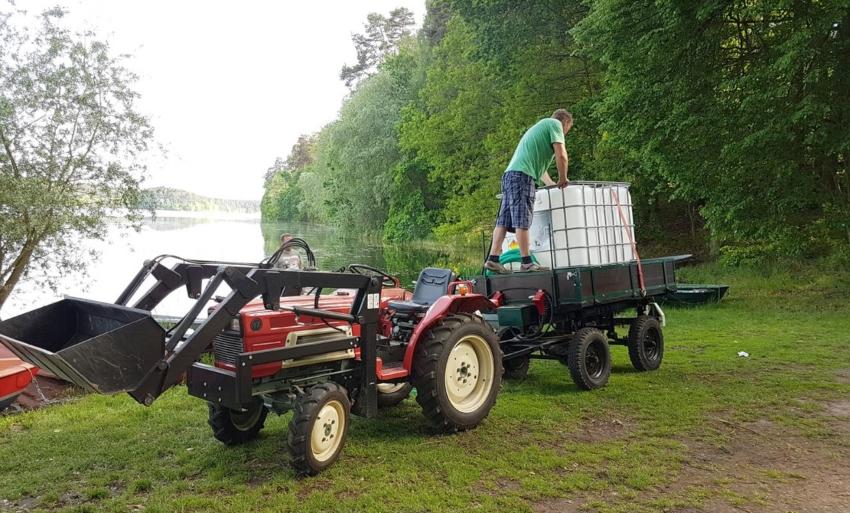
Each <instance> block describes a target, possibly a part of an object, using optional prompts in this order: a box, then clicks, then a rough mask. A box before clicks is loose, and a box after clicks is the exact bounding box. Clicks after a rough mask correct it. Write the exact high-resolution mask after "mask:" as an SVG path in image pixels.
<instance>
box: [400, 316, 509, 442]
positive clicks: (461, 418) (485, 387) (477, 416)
mask: <svg viewBox="0 0 850 513" xmlns="http://www.w3.org/2000/svg"><path fill="white" fill-rule="evenodd" d="M502 373H503V369H502V352H501V350H500V349H499V341H498V339H497V337H496V334H495V333H494V332H493V330H492V329H491V328H490V327H489V326H488V325H487V324H485V323H484V321H483V320H482V319H481V318H480V317H478V316H477V315H472V314H467V313H456V314H453V315H449V316H446V317H445V318H444V319H442V320H440V321H439V322H438V323H437V324H436V325H435V326H433V327H431V328H430V329H429V330H428V331H427V332H426V333H424V334H423V336H422V339H421V340H420V341H419V343H418V344H417V347H416V354H415V357H414V378H413V379H414V380H413V385H414V386H415V387H416V390H417V394H416V401H417V402H418V403H419V405H420V406H421V407H422V413H423V414H424V415H425V417H426V418H427V419H428V420H429V421H430V422H431V424H432V425H434V426H435V427H436V428H437V429H439V430H441V431H444V432H455V431H464V430H467V429H471V428H473V427H475V426H477V425H478V424H480V423H481V421H483V420H484V419H485V418H486V417H487V415H488V414H489V413H490V409H492V408H493V405H494V404H495V403H496V396H497V395H498V393H499V388H500V387H501V382H502ZM450 384H451V386H450Z"/></svg>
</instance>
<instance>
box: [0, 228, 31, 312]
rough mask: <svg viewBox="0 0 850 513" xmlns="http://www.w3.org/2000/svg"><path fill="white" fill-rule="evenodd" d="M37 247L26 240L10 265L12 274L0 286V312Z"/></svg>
mask: <svg viewBox="0 0 850 513" xmlns="http://www.w3.org/2000/svg"><path fill="white" fill-rule="evenodd" d="M37 246H38V243H37V242H36V241H31V240H27V242H26V243H25V244H24V247H23V248H21V252H20V254H19V255H18V257H17V258H16V259H15V261H14V263H13V264H12V272H11V274H9V278H7V279H6V281H5V282H3V283H2V284H0V310H2V309H3V305H4V304H5V303H6V300H7V299H9V296H10V295H12V291H13V290H14V289H15V285H17V284H18V281H20V279H21V276H23V274H24V271H25V270H26V269H27V266H28V265H29V263H30V258H32V254H33V251H35V248H36V247H37Z"/></svg>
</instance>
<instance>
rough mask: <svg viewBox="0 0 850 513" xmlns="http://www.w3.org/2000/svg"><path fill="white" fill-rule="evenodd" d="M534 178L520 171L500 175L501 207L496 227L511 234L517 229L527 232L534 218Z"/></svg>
mask: <svg viewBox="0 0 850 513" xmlns="http://www.w3.org/2000/svg"><path fill="white" fill-rule="evenodd" d="M534 192H535V187H534V178H532V177H530V176H528V175H527V174H525V173H523V172H522V171H507V172H506V173H505V174H503V175H502V206H501V207H499V217H498V218H497V219H496V226H503V227H505V228H507V230H508V231H509V232H511V233H513V232H515V231H516V229H517V228H520V229H522V230H528V228H529V227H530V226H531V219H532V217H533V216H534Z"/></svg>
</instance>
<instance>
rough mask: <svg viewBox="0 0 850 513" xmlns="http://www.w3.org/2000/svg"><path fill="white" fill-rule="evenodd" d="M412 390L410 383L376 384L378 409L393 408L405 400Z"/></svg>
mask: <svg viewBox="0 0 850 513" xmlns="http://www.w3.org/2000/svg"><path fill="white" fill-rule="evenodd" d="M412 390H413V385H411V384H410V383H378V407H379V408H389V407H391V406H395V405H397V404H399V403H400V402H402V401H404V400H405V399H407V398H408V396H410V392H411V391H412Z"/></svg>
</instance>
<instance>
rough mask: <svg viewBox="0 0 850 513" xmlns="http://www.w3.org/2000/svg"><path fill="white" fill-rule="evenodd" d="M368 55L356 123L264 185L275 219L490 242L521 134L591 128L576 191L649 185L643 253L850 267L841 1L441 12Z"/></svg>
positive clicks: (391, 29)
mask: <svg viewBox="0 0 850 513" xmlns="http://www.w3.org/2000/svg"><path fill="white" fill-rule="evenodd" d="M412 21H413V19H412V16H410V13H409V12H408V11H406V10H405V9H397V10H395V11H393V12H391V13H390V14H389V16H382V15H378V14H372V15H370V16H369V18H368V20H367V23H366V25H365V30H364V32H363V33H361V34H355V35H354V37H353V41H354V45H355V48H356V50H357V55H358V61H357V62H356V63H355V64H353V65H348V66H345V67H344V68H343V70H342V73H341V79H342V80H344V81H345V83H346V84H348V85H350V87H351V88H352V90H351V94H350V95H349V96H348V97H347V98H346V100H345V102H344V104H343V105H342V108H341V110H340V114H339V118H338V119H337V120H336V121H334V122H332V123H330V124H329V125H327V126H325V127H324V128H323V129H322V130H321V131H319V132H318V133H316V134H310V135H305V136H303V137H302V138H301V139H300V140H299V141H298V143H297V144H296V145H295V147H294V148H293V149H292V152H291V153H290V155H289V157H288V158H286V159H278V161H277V162H275V165H274V166H272V168H271V169H269V171H268V173H267V175H266V192H265V195H264V197H263V202H262V212H263V215H264V217H265V218H266V219H269V220H311V221H318V222H325V223H332V224H336V225H340V226H343V227H346V228H348V229H350V230H354V231H369V232H380V233H382V234H383V237H384V238H385V240H388V241H395V240H407V239H414V238H421V237H429V236H436V237H437V239H439V240H442V241H445V242H447V243H456V242H459V241H462V240H470V239H471V240H480V237H481V234H482V233H488V232H489V231H490V230H491V229H492V223H493V220H494V219H495V216H496V210H497V208H498V200H497V199H496V193H497V192H498V191H499V184H500V178H501V174H502V172H503V171H504V170H505V166H506V165H507V162H508V161H509V160H510V157H511V154H512V152H513V150H514V147H515V145H516V143H517V141H518V139H519V138H520V136H521V135H522V133H523V131H524V130H525V129H526V128H527V127H528V126H530V125H531V124H533V123H534V122H536V121H537V120H538V119H540V118H542V117H545V116H548V115H550V114H551V112H552V111H553V110H554V109H555V108H558V107H566V108H568V109H569V110H571V111H572V112H573V114H574V117H575V126H574V128H573V130H572V132H570V134H569V135H568V137H567V141H566V143H567V144H566V145H567V149H568V151H569V154H570V178H571V179H573V180H577V179H584V180H590V179H596V180H626V181H630V182H631V183H632V192H633V198H634V200H635V215H636V219H637V222H638V227H637V230H638V235H639V238H640V241H641V243H642V244H644V246H646V245H652V244H656V245H657V246H659V247H661V246H663V249H664V250H665V251H666V250H673V251H676V250H680V251H689V252H697V253H713V254H716V255H720V256H721V257H723V258H725V259H727V260H729V261H732V262H744V261H757V260H760V259H763V258H771V257H774V256H779V255H781V256H790V257H807V256H819V255H824V254H833V253H835V252H836V251H838V252H844V253H847V254H850V251H848V249H849V248H850V177H848V170H847V162H848V155H850V94H848V91H850V7H848V4H847V2H846V1H843V0H818V1H814V0H794V1H787V2H777V1H775V0H752V1H744V2H732V1H716V0H692V1H673V0H661V1H659V0H605V1H601V0H591V1H587V0H527V1H523V2H517V1H515V0H479V1H475V2H470V1H469V0H430V1H429V2H428V3H427V13H426V17H425V21H424V26H423V27H422V28H421V29H420V30H419V31H418V32H417V33H411V27H412Z"/></svg>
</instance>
